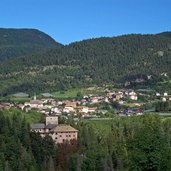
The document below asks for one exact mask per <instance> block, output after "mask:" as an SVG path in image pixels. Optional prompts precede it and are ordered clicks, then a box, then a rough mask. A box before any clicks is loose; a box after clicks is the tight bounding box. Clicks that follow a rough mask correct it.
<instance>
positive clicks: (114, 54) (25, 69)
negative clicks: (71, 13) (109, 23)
mask: <svg viewBox="0 0 171 171" xmlns="http://www.w3.org/2000/svg"><path fill="white" fill-rule="evenodd" d="M170 77H171V38H170V32H165V33H161V34H157V35H140V34H132V35H123V36H118V37H112V38H107V37H102V38H96V39H89V40H84V41H81V42H76V43H72V44H70V45H68V46H63V47H61V48H57V49H56V48H54V49H51V50H47V51H45V52H43V53H39V54H36V55H34V54H33V55H29V56H23V57H19V58H16V59H13V60H8V61H5V62H2V63H1V64H0V79H1V82H0V88H1V94H4V95H5V94H9V93H13V92H17V91H26V92H33V91H34V92H35V91H36V92H38V91H39V92H41V91H54V90H65V89H68V88H73V87H85V86H91V85H102V84H115V83H119V84H120V83H122V84H124V83H127V82H128V84H129V83H130V84H147V85H148V84H152V83H156V82H158V81H161V80H167V79H169V78H170Z"/></svg>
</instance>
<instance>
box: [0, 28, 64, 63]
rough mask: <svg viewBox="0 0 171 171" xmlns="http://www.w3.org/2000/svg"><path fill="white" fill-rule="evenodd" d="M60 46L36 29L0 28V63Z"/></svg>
mask: <svg viewBox="0 0 171 171" xmlns="http://www.w3.org/2000/svg"><path fill="white" fill-rule="evenodd" d="M61 46H62V45H61V44H59V43H57V42H55V40H54V39H52V38H51V37H50V36H48V35H47V34H45V33H43V32H41V31H39V30H36V29H3V28H0V61H3V60H7V59H10V58H15V57H19V56H23V55H29V54H33V53H37V52H41V51H43V50H44V49H48V48H58V47H61Z"/></svg>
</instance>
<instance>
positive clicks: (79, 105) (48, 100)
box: [0, 89, 171, 119]
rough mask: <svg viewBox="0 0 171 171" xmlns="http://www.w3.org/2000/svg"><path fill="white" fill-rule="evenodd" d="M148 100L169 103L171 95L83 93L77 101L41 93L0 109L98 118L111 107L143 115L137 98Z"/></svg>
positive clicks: (123, 91) (125, 113)
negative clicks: (38, 95) (104, 105)
mask: <svg viewBox="0 0 171 171" xmlns="http://www.w3.org/2000/svg"><path fill="white" fill-rule="evenodd" d="M15 96H24V97H28V96H29V95H28V94H26V93H17V94H15ZM142 97H143V98H144V97H145V98H146V97H147V98H148V99H152V98H153V100H158V101H162V102H166V101H170V100H171V95H168V93H166V92H165V93H164V94H163V95H161V94H160V93H158V92H156V93H155V92H153V93H152V94H149V93H148V92H142V91H141V92H140V91H139V92H138V91H135V90H126V89H121V90H105V92H104V94H103V95H101V94H92V93H91V94H84V95H82V96H81V97H79V98H73V99H63V100H58V99H56V98H55V97H53V95H51V94H50V93H44V94H42V98H40V97H39V99H37V97H36V95H34V97H33V99H31V100H29V101H26V102H24V103H19V104H13V103H9V102H8V103H7V102H0V109H10V108H11V107H17V108H19V109H21V110H22V111H25V112H28V111H30V110H32V109H35V110H36V111H37V112H40V113H42V114H44V115H45V116H63V117H65V118H66V119H67V116H69V115H71V114H73V115H74V116H77V117H78V118H81V117H82V118H84V117H100V116H101V115H104V114H105V113H107V112H108V111H109V110H110V109H112V105H113V104H114V105H115V107H117V106H120V108H119V109H118V110H117V112H115V114H117V115H119V116H131V115H142V114H143V113H144V109H143V106H144V105H146V104H147V103H148V102H143V101H142V100H141V101H140V100H139V98H142ZM128 102H129V104H130V107H129V106H128V107H124V108H122V106H124V105H125V104H128ZM101 104H107V105H108V107H107V109H105V108H102V107H101Z"/></svg>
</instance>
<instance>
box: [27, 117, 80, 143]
mask: <svg viewBox="0 0 171 171" xmlns="http://www.w3.org/2000/svg"><path fill="white" fill-rule="evenodd" d="M30 131H31V132H37V133H40V135H41V136H42V137H45V136H46V135H49V136H51V137H52V139H53V140H54V142H55V143H56V144H58V143H63V142H66V141H70V140H77V137H78V130H76V129H75V128H73V127H71V126H70V125H63V124H58V117H57V116H47V117H46V123H45V124H44V123H35V124H31V125H30Z"/></svg>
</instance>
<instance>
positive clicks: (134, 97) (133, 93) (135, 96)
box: [128, 91, 138, 100]
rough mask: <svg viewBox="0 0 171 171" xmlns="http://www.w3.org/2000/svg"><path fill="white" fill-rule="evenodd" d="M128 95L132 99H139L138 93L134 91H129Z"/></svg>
mask: <svg viewBox="0 0 171 171" xmlns="http://www.w3.org/2000/svg"><path fill="white" fill-rule="evenodd" d="M128 96H129V98H130V99H131V100H137V99H138V96H137V93H135V92H134V91H131V92H129V93H128Z"/></svg>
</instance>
